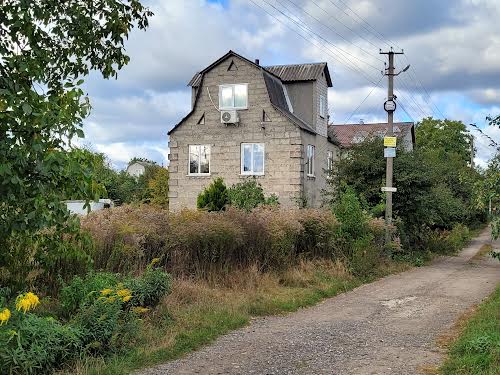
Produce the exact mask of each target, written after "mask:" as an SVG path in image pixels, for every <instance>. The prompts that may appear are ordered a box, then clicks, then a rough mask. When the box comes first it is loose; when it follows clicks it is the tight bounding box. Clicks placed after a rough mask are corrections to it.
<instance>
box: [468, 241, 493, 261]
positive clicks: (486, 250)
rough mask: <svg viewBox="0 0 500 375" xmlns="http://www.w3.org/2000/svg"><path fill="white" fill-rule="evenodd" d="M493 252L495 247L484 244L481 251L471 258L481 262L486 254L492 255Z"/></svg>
mask: <svg viewBox="0 0 500 375" xmlns="http://www.w3.org/2000/svg"><path fill="white" fill-rule="evenodd" d="M492 250H493V246H491V244H484V245H483V246H481V248H480V249H479V251H478V252H477V253H476V254H475V255H474V256H473V257H472V258H471V260H479V259H481V258H482V257H484V256H485V255H486V254H488V253H490V252H491V251H492Z"/></svg>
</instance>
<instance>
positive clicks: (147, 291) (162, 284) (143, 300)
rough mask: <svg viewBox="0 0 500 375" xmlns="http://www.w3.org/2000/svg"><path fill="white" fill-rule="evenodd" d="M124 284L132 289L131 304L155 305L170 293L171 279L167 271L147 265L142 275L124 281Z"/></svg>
mask: <svg viewBox="0 0 500 375" xmlns="http://www.w3.org/2000/svg"><path fill="white" fill-rule="evenodd" d="M125 286H127V287H128V288H130V290H131V291H132V299H131V301H130V304H131V305H132V306H143V307H144V306H148V307H156V305H158V303H159V302H160V300H161V299H162V298H163V297H164V296H166V295H167V294H169V293H170V291H171V289H172V280H171V278H170V275H169V274H168V273H166V272H164V271H162V270H160V269H152V268H151V267H149V268H148V269H147V270H146V272H144V274H143V275H142V277H140V278H134V279H131V280H129V281H127V282H125Z"/></svg>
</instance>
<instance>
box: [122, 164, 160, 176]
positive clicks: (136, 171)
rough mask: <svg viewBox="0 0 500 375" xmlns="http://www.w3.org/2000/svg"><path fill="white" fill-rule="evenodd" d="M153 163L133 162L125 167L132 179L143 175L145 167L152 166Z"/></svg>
mask: <svg viewBox="0 0 500 375" xmlns="http://www.w3.org/2000/svg"><path fill="white" fill-rule="evenodd" d="M153 165H154V164H153V163H150V162H148V161H144V160H134V161H132V162H131V163H130V164H129V165H128V167H127V174H128V175H130V176H132V177H139V176H142V175H143V174H144V172H145V171H146V168H147V167H150V166H153Z"/></svg>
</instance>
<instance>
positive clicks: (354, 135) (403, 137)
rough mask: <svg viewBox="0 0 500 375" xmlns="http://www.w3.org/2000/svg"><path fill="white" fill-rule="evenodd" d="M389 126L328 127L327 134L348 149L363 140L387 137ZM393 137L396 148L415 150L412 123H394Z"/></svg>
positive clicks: (385, 124) (351, 125)
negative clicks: (396, 144) (395, 139)
mask: <svg viewBox="0 0 500 375" xmlns="http://www.w3.org/2000/svg"><path fill="white" fill-rule="evenodd" d="M388 129H389V125H388V124H387V123H372V124H366V123H361V124H342V125H329V126H328V132H329V135H330V137H331V138H335V139H336V140H337V141H338V143H339V144H340V147H341V148H343V149H349V148H350V147H352V146H353V145H355V144H356V143H360V142H363V141H364V140H365V139H369V138H373V137H379V138H383V137H384V136H386V135H387V131H388ZM393 129H394V136H396V137H397V138H398V146H401V147H403V148H404V149H405V150H413V149H414V148H415V125H414V124H413V122H395V123H394V125H393Z"/></svg>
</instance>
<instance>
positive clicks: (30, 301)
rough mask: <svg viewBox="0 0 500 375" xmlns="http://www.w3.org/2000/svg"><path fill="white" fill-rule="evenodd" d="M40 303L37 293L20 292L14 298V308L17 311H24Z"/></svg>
mask: <svg viewBox="0 0 500 375" xmlns="http://www.w3.org/2000/svg"><path fill="white" fill-rule="evenodd" d="M39 304H40V300H39V299H38V297H37V295H36V294H34V293H31V292H28V293H25V294H20V295H19V296H17V298H16V309H17V311H21V310H23V312H24V313H26V312H28V311H30V310H32V309H34V308H35V307H37V306H38V305H39Z"/></svg>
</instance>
